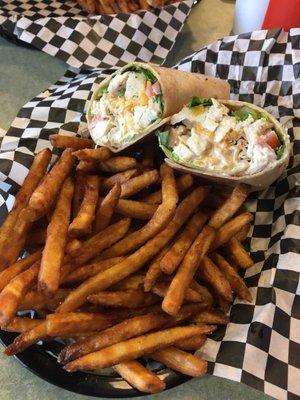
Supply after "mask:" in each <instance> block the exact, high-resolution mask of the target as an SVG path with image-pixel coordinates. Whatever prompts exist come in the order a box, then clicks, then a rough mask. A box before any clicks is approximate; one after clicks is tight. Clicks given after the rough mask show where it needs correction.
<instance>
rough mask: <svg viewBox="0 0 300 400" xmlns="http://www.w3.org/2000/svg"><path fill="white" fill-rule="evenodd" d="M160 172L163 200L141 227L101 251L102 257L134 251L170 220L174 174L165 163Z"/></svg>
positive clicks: (174, 195) (174, 189) (172, 205)
mask: <svg viewBox="0 0 300 400" xmlns="http://www.w3.org/2000/svg"><path fill="white" fill-rule="evenodd" d="M160 174H161V177H162V196H163V201H162V203H161V205H160V206H159V207H158V208H157V210H156V211H155V213H154V215H153V217H152V218H151V220H150V221H149V222H148V223H147V224H146V225H144V226H143V227H142V228H141V229H139V230H137V231H135V232H133V233H131V234H129V235H128V236H126V237H125V238H124V239H123V240H121V241H120V242H118V243H116V244H115V245H113V246H112V247H111V248H110V249H107V250H106V251H105V252H103V254H102V256H103V258H111V257H118V256H122V255H125V254H128V253H130V252H131V251H134V250H135V249H137V248H138V247H140V246H141V245H143V244H144V243H146V241H147V240H149V239H151V238H152V237H154V236H155V235H156V234H157V233H158V232H160V231H162V230H163V229H164V228H165V226H166V225H167V224H168V222H169V221H170V220H171V218H172V217H173V215H174V212H175V209H176V205H177V202H178V195H177V191H176V186H175V179H174V174H173V170H172V168H170V167H169V166H167V165H166V164H162V165H161V167H160ZM133 179H136V178H133Z"/></svg>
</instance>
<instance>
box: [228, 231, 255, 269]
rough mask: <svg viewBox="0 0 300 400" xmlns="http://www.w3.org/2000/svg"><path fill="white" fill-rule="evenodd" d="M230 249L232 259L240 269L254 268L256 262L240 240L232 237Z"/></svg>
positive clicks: (229, 244)
mask: <svg viewBox="0 0 300 400" xmlns="http://www.w3.org/2000/svg"><path fill="white" fill-rule="evenodd" d="M228 247H229V251H230V253H231V256H232V258H233V259H234V261H235V262H236V263H237V264H238V266H239V267H240V268H250V267H252V265H253V264H254V262H253V260H252V258H251V257H250V255H249V254H248V252H247V251H246V250H245V248H244V246H243V245H242V244H241V242H240V241H239V240H238V239H236V238H235V237H232V238H231V239H230V240H229V242H228Z"/></svg>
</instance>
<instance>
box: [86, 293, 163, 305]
mask: <svg viewBox="0 0 300 400" xmlns="http://www.w3.org/2000/svg"><path fill="white" fill-rule="evenodd" d="M87 300H88V301H89V302H90V303H93V304H99V305H102V306H106V307H125V308H137V307H141V306H149V305H152V304H155V303H158V302H159V301H160V298H159V297H158V296H155V295H154V294H152V293H145V292H143V291H142V290H141V289H128V290H123V291H114V292H112V291H109V292H108V291H107V292H99V293H96V294H93V295H91V296H88V298H87Z"/></svg>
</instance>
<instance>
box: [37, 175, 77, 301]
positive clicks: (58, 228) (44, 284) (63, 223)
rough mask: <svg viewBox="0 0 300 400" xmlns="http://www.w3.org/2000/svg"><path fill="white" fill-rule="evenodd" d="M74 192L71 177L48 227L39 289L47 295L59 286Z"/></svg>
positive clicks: (64, 186)
mask: <svg viewBox="0 0 300 400" xmlns="http://www.w3.org/2000/svg"><path fill="white" fill-rule="evenodd" d="M73 192H74V185H73V182H72V180H71V178H67V179H66V180H65V182H64V184H63V186H62V189H61V192H60V193H59V195H58V199H57V203H56V206H55V210H54V212H53V215H52V218H51V221H50V223H49V225H48V228H47V239H46V244H45V248H44V250H43V255H42V260H41V267H40V271H39V277H38V288H39V291H40V292H42V293H44V294H45V295H46V296H53V295H54V293H55V292H56V291H57V290H58V287H59V281H60V269H61V265H62V261H63V258H64V253H65V245H66V242H67V233H68V227H69V222H70V216H71V205H72V197H73Z"/></svg>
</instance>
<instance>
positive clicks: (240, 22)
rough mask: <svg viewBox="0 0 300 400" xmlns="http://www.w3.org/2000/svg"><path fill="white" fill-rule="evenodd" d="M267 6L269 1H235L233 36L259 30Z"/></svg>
mask: <svg viewBox="0 0 300 400" xmlns="http://www.w3.org/2000/svg"><path fill="white" fill-rule="evenodd" d="M268 5H269V0H236V5H235V15H234V23H233V32H234V34H235V35H239V34H240V33H245V32H251V31H256V30H259V29H261V26H262V24H263V21H264V17H265V14H266V11H267V8H268Z"/></svg>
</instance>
